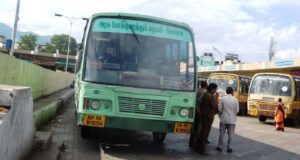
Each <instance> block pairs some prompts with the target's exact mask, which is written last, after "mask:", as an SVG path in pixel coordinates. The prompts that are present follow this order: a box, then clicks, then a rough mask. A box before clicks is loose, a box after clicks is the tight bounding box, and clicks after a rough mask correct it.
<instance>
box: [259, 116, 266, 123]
mask: <svg viewBox="0 0 300 160" xmlns="http://www.w3.org/2000/svg"><path fill="white" fill-rule="evenodd" d="M258 120H259V121H260V122H266V120H267V117H266V116H259V117H258Z"/></svg>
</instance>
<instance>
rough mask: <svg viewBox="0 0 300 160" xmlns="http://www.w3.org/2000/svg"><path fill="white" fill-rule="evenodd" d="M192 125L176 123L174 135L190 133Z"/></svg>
mask: <svg viewBox="0 0 300 160" xmlns="http://www.w3.org/2000/svg"><path fill="white" fill-rule="evenodd" d="M191 128H192V124H190V123H180V122H176V123H175V127H174V133H190V132H191Z"/></svg>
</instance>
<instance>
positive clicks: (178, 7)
mask: <svg viewBox="0 0 300 160" xmlns="http://www.w3.org/2000/svg"><path fill="white" fill-rule="evenodd" d="M16 3H17V0H0V22H4V23H6V24H8V25H10V26H13V22H14V16H15V10H16ZM299 8H300V1H299V0H209V1H208V0H156V1H154V0H21V6H20V21H19V26H18V30H21V31H33V32H35V33H38V34H41V35H53V34H61V33H65V34H68V33H69V29H70V25H69V22H68V21H67V20H66V19H65V18H62V17H55V16H54V13H60V14H63V15H66V16H71V17H72V16H73V17H89V16H90V15H91V14H93V13H97V12H130V13H139V14H146V15H152V16H157V17H163V18H168V19H173V20H177V21H181V22H185V23H187V24H189V25H190V26H191V27H192V28H193V30H194V33H195V41H196V47H197V54H198V55H201V54H202V53H203V52H212V53H214V54H215V56H216V58H217V59H219V57H220V55H219V54H217V53H216V52H215V51H214V50H213V49H212V48H213V47H215V48H217V49H218V50H220V51H221V52H222V53H228V52H231V53H237V54H239V55H240V58H241V59H242V61H244V62H257V61H267V59H268V48H269V45H270V37H272V36H274V38H275V41H276V58H277V59H291V58H296V57H297V58H300V16H299V15H300V10H299ZM83 28H84V21H82V20H77V21H76V22H75V24H74V28H73V31H72V36H73V37H75V38H76V40H77V41H78V42H80V41H81V38H82V32H83ZM223 56H224V55H223Z"/></svg>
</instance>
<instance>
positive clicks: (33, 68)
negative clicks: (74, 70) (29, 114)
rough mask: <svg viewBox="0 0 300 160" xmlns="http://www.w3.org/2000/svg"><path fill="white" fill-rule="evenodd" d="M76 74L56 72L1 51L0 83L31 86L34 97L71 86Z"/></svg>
mask: <svg viewBox="0 0 300 160" xmlns="http://www.w3.org/2000/svg"><path fill="white" fill-rule="evenodd" d="M73 80H74V75H73V74H70V73H65V72H54V71H51V70H48V69H45V68H43V67H40V66H38V65H35V64H32V63H29V62H26V61H24V60H19V59H16V58H14V57H11V56H9V55H6V54H1V53H0V84H8V85H17V86H29V87H31V89H32V97H33V98H34V99H36V98H39V97H41V96H45V95H49V94H51V93H53V92H55V91H58V90H60V89H63V88H65V87H67V86H69V85H70V84H71V83H72V81H73Z"/></svg>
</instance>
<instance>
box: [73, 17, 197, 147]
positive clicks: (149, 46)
mask: <svg viewBox="0 0 300 160" xmlns="http://www.w3.org/2000/svg"><path fill="white" fill-rule="evenodd" d="M76 68H77V70H76V80H75V101H76V102H75V104H76V116H77V124H78V125H79V126H80V129H81V136H82V137H84V138H87V137H89V136H90V132H91V129H92V128H93V127H100V128H117V129H127V130H136V131H149V132H152V133H153V139H154V142H158V143H162V142H163V141H164V139H165V137H166V134H167V133H168V132H173V133H189V132H190V131H191V126H192V123H193V121H194V114H195V113H194V109H195V99H196V91H197V87H196V86H197V79H196V78H197V77H196V51H195V43H194V38H193V32H192V29H191V28H190V27H189V26H188V25H186V24H184V23H180V22H176V21H172V20H167V19H162V18H157V17H152V16H146V15H139V14H129V13H98V14H94V15H92V16H91V17H90V18H89V21H88V23H87V26H86V27H85V32H84V36H83V42H82V46H81V47H80V51H79V56H78V61H77V66H76Z"/></svg>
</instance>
